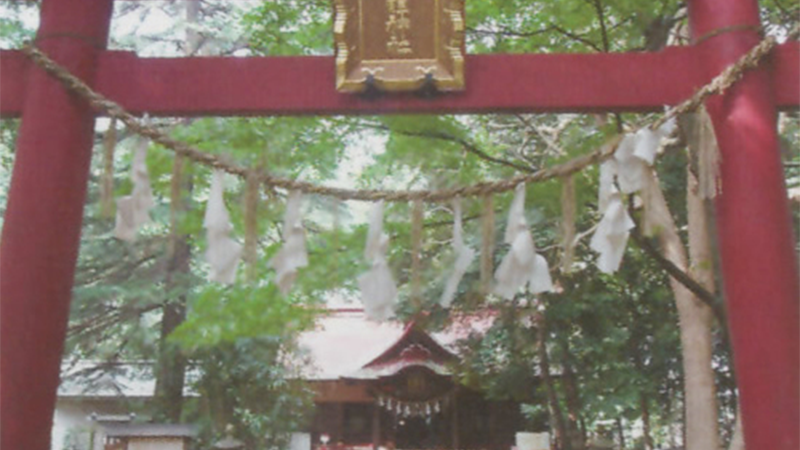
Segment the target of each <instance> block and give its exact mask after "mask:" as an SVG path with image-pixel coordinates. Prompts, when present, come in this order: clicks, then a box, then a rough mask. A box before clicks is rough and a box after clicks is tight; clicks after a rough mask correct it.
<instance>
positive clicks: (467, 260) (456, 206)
mask: <svg viewBox="0 0 800 450" xmlns="http://www.w3.org/2000/svg"><path fill="white" fill-rule="evenodd" d="M452 244H453V253H454V254H455V264H454V266H453V272H452V273H451V274H450V276H449V277H448V278H447V283H446V284H445V287H444V292H442V297H441V298H440V299H439V304H440V305H442V306H443V307H444V308H449V307H450V304H451V303H453V298H454V297H455V295H456V289H457V288H458V284H459V283H460V282H461V279H462V278H463V277H464V274H465V273H467V269H468V268H469V265H470V264H472V260H473V259H475V250H473V249H471V248H469V247H467V245H466V244H465V243H464V230H463V226H462V224H461V201H460V199H458V198H456V199H455V200H454V201H453V242H452Z"/></svg>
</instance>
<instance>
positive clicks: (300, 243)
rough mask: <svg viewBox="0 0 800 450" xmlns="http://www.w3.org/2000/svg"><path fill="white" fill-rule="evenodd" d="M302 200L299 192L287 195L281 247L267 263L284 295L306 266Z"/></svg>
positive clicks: (306, 254) (306, 256) (306, 255)
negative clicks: (271, 268) (298, 272)
mask: <svg viewBox="0 0 800 450" xmlns="http://www.w3.org/2000/svg"><path fill="white" fill-rule="evenodd" d="M302 199H303V194H302V193H301V192H300V191H292V192H290V193H289V200H288V201H287V203H286V213H285V215H284V218H283V247H281V249H280V251H279V252H278V254H277V255H275V257H274V258H272V259H271V260H270V262H269V264H270V266H272V267H273V268H274V269H275V282H276V283H277V284H278V288H279V289H280V290H281V292H283V294H284V295H285V294H288V293H289V290H290V289H291V288H292V284H293V283H294V280H295V278H297V270H298V269H299V268H301V267H306V266H307V265H308V253H307V252H306V231H305V229H304V228H303V218H302V217H301V214H300V206H301V203H302Z"/></svg>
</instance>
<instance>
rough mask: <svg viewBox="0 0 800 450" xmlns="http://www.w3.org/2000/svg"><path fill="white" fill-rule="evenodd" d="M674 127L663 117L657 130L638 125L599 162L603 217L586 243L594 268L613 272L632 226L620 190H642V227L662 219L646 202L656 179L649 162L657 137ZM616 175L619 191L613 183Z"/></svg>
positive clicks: (617, 266)
mask: <svg viewBox="0 0 800 450" xmlns="http://www.w3.org/2000/svg"><path fill="white" fill-rule="evenodd" d="M674 129H675V121H674V120H670V121H667V122H666V123H665V124H664V125H662V126H661V127H659V128H658V129H657V130H652V129H650V128H647V127H645V128H642V129H640V130H638V131H637V132H636V133H634V134H627V135H625V137H624V138H623V139H622V141H621V142H620V144H619V146H618V147H617V150H616V151H615V152H614V157H613V158H611V159H609V160H607V161H605V162H604V163H603V164H601V165H600V186H599V192H598V205H599V209H600V211H602V212H603V218H602V219H601V220H600V223H599V224H598V226H597V230H595V232H594V235H593V236H592V240H591V242H590V243H589V246H590V247H591V248H592V250H594V251H596V252H597V253H599V254H600V256H599V258H598V260H597V268H598V269H599V270H600V271H601V272H604V273H614V272H616V271H617V270H618V269H619V265H620V264H621V263H622V257H623V255H624V253H625V246H626V245H627V243H628V237H629V236H630V230H631V229H633V227H635V226H636V224H635V223H634V222H633V219H631V217H630V215H629V214H628V210H627V208H626V207H625V205H624V203H623V198H622V194H621V193H620V192H619V191H622V193H625V194H632V193H635V192H642V198H643V200H644V202H645V225H646V228H648V229H650V228H653V229H655V228H656V227H657V226H658V224H660V223H662V221H663V219H664V217H663V211H662V209H661V208H655V207H653V205H650V204H649V203H650V199H651V198H653V195H652V193H653V190H654V189H657V188H658V187H657V186H655V185H654V183H657V180H656V178H655V176H654V174H653V173H652V168H651V166H652V165H653V163H654V162H655V158H656V154H657V153H658V149H659V146H660V145H661V139H663V138H665V137H667V136H669V135H670V134H672V132H673V131H674ZM615 177H616V179H617V183H618V184H619V191H618V190H617V188H616V187H615V186H614V178H615Z"/></svg>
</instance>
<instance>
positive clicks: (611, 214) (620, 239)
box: [589, 193, 635, 273]
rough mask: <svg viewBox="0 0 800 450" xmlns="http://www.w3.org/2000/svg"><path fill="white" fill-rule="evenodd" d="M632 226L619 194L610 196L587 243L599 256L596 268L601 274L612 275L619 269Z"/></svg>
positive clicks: (631, 220) (632, 223)
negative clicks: (600, 218)
mask: <svg viewBox="0 0 800 450" xmlns="http://www.w3.org/2000/svg"><path fill="white" fill-rule="evenodd" d="M634 225H635V224H634V222H633V219H631V217H630V216H629V215H628V210H627V208H625V205H623V204H622V196H621V194H619V193H615V194H612V195H611V197H610V198H609V202H608V206H607V207H606V210H605V213H604V214H603V218H602V220H600V224H599V225H598V227H597V230H596V231H595V232H594V235H593V236H592V240H591V242H590V243H589V246H590V247H591V248H592V250H594V251H596V252H597V253H599V254H600V257H599V258H598V259H597V268H598V269H599V270H600V271H601V272H603V273H613V272H616V271H617V269H619V265H620V263H621V262H622V255H623V254H624V253H625V246H626V245H627V243H628V236H630V230H631V229H632V228H633V227H634Z"/></svg>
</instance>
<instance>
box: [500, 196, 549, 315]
mask: <svg viewBox="0 0 800 450" xmlns="http://www.w3.org/2000/svg"><path fill="white" fill-rule="evenodd" d="M505 243H506V244H509V245H510V246H511V248H510V249H509V251H508V253H507V254H506V256H505V257H504V258H503V261H502V262H501V263H500V266H499V267H498V268H497V271H496V272H495V275H494V277H495V282H496V284H495V288H494V293H495V294H497V295H499V296H501V297H503V298H506V299H511V298H513V297H514V296H515V295H516V294H517V293H518V292H519V290H520V289H522V288H523V287H525V285H527V286H528V289H529V291H530V292H531V293H533V294H538V293H540V292H548V291H552V290H553V282H552V280H551V278H550V267H549V266H548V264H547V260H546V259H544V257H543V256H542V255H539V254H537V253H536V246H535V245H534V243H533V237H532V236H531V233H530V230H529V229H528V224H527V222H526V221H525V184H524V183H521V184H519V185H518V186H517V187H516V189H515V194H514V200H513V201H512V203H511V208H510V210H509V212H508V224H507V225H506V233H505Z"/></svg>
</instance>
